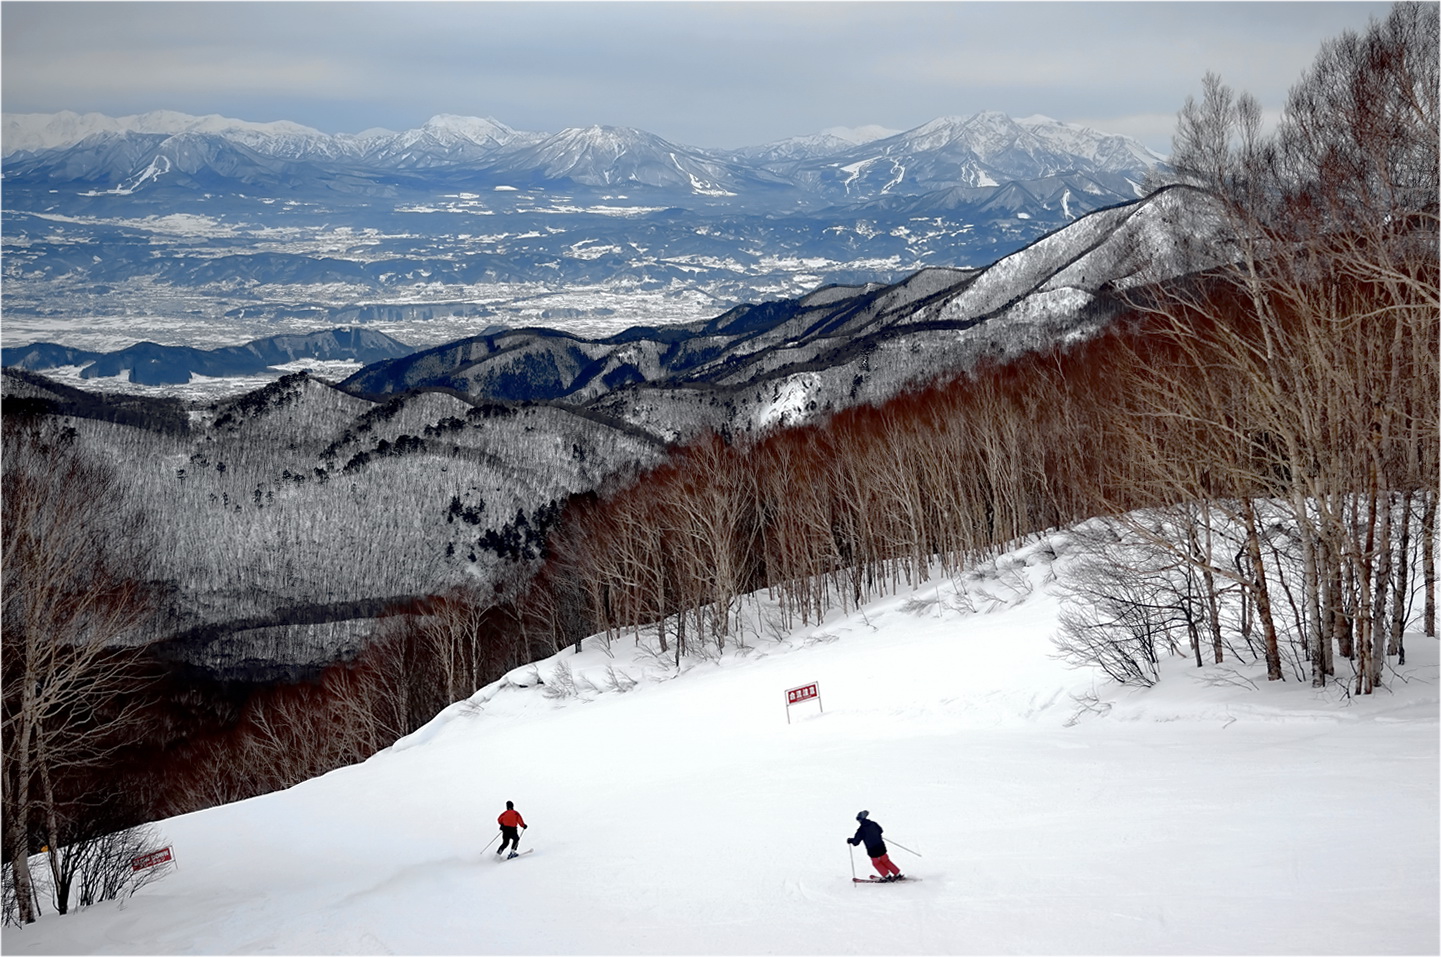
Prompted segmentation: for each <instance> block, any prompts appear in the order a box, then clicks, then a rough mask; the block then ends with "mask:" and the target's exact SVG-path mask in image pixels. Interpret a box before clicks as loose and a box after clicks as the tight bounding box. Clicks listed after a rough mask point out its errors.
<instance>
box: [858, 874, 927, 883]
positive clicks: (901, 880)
mask: <svg viewBox="0 0 1441 957" xmlns="http://www.w3.org/2000/svg"><path fill="white" fill-rule="evenodd" d="M851 880H852V881H853V882H855V883H857V884H904V883H907V882H909V881H918V880H920V878H919V877H911V876H909V875H903V876H901V877H897V878H896V879H895V880H893V881H883V880H881V879H880V878H879V877H852V878H851Z"/></svg>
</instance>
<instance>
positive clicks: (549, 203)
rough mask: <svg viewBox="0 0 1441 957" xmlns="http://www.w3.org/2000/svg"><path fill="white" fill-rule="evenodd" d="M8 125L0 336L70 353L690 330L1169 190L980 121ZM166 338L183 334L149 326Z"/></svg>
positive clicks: (955, 264) (1044, 136)
mask: <svg viewBox="0 0 1441 957" xmlns="http://www.w3.org/2000/svg"><path fill="white" fill-rule="evenodd" d="M3 125H4V135H3V138H0V142H3V145H4V152H5V156H4V160H3V174H4V185H5V188H4V191H3V194H0V201H3V211H4V215H5V232H6V249H5V259H4V263H3V270H4V273H3V275H4V282H5V295H6V303H5V308H6V315H7V318H8V319H10V320H11V322H10V323H9V324H8V327H9V329H11V330H14V329H19V328H29V329H35V330H37V332H39V333H41V334H38V335H33V336H32V337H31V338H34V339H43V340H45V341H54V342H59V343H62V344H63V345H65V346H68V347H71V348H84V347H87V346H89V345H92V344H93V343H92V342H76V341H67V339H66V336H65V334H64V333H65V331H66V329H67V328H68V326H69V325H71V324H72V323H73V322H74V321H75V320H77V319H79V318H81V317H86V316H95V315H101V316H125V317H135V318H134V319H133V320H130V321H133V323H134V324H135V325H134V332H135V334H136V335H137V336H138V337H144V338H151V339H164V341H167V342H175V341H176V338H177V335H186V336H190V337H192V338H191V339H190V341H188V342H185V343H184V344H186V345H191V346H195V347H205V346H215V345H225V346H230V345H232V344H233V343H236V342H240V341H246V340H253V339H257V338H263V337H265V336H266V335H268V328H267V327H269V324H271V323H275V322H282V321H283V322H285V323H287V330H296V331H302V332H309V331H312V330H314V329H318V328H320V329H323V328H327V327H333V326H336V325H343V324H350V323H364V322H370V321H376V320H379V319H384V320H385V321H387V322H392V323H394V322H397V321H404V322H406V323H407V325H406V326H405V329H406V330H407V334H402V335H401V338H402V339H407V340H410V341H414V342H417V343H418V344H420V345H429V344H437V343H439V342H443V341H446V340H448V339H453V338H457V337H458V336H459V335H464V334H466V333H468V332H470V331H472V330H478V329H481V328H484V327H486V326H490V325H501V326H505V327H509V328H516V327H529V326H537V325H556V326H559V327H561V328H567V329H570V330H571V331H573V332H575V331H579V330H585V332H584V333H583V334H586V335H591V336H593V335H594V332H595V331H596V330H597V329H603V330H609V331H612V332H613V331H618V330H620V329H623V328H626V327H627V326H630V325H664V324H673V323H677V322H697V321H703V320H706V319H709V318H710V317H713V316H716V315H719V314H721V313H723V312H724V311H725V310H726V309H727V308H729V307H731V306H737V305H741V304H743V303H754V302H758V301H762V300H767V299H777V298H794V297H799V296H802V295H805V294H806V293H808V292H810V291H811V290H813V289H815V288H816V287H818V286H823V285H843V286H856V285H865V284H867V283H893V282H897V281H900V280H901V279H903V278H905V277H906V276H908V275H911V274H913V273H915V272H917V271H918V270H921V269H926V268H969V269H977V268H984V267H987V266H989V265H990V264H992V263H994V262H996V261H998V260H1000V259H1001V258H1003V257H1005V256H1006V255H1008V254H1010V253H1013V252H1016V251H1018V250H1020V249H1023V248H1025V247H1026V246H1027V245H1029V244H1031V243H1033V242H1035V241H1037V240H1038V239H1040V238H1041V237H1043V236H1045V235H1047V234H1049V233H1051V232H1054V231H1055V230H1057V229H1060V228H1062V227H1065V226H1067V225H1069V224H1071V223H1073V222H1076V221H1077V220H1079V219H1081V218H1082V217H1084V216H1086V215H1087V214H1089V213H1093V212H1095V211H1097V210H1101V209H1105V208H1107V207H1111V206H1116V205H1119V204H1124V203H1129V202H1133V201H1135V200H1136V199H1138V198H1140V197H1142V196H1144V195H1145V194H1146V192H1147V191H1148V189H1149V182H1150V180H1151V179H1152V178H1154V177H1155V176H1156V174H1157V173H1158V171H1163V170H1164V165H1163V162H1162V158H1161V157H1159V156H1157V155H1156V154H1155V153H1152V152H1150V151H1149V150H1147V149H1145V148H1144V147H1143V146H1142V145H1141V144H1139V143H1137V142H1136V141H1134V140H1131V139H1128V138H1126V137H1122V136H1116V135H1110V134H1105V133H1100V132H1096V131H1094V130H1090V129H1086V128H1083V127H1079V126H1074V125H1070V124H1065V123H1060V122H1057V121H1055V120H1052V119H1049V118H1046V117H1041V116H1033V117H1028V118H1024V119H1012V118H1010V117H1007V116H1005V115H1003V114H1000V113H993V112H983V113H977V114H975V115H974V116H969V117H943V118H940V119H936V120H933V121H932V122H929V123H926V124H924V125H922V126H919V127H916V128H915V129H912V130H908V131H904V132H895V131H891V130H885V129H880V128H867V129H864V130H844V129H836V130H830V131H826V132H823V133H819V134H815V135H810V136H798V137H792V138H790V139H786V140H782V141H779V142H776V143H770V144H764V145H761V146H757V147H753V148H747V149H739V150H705V149H698V148H694V147H688V146H682V145H679V144H675V143H670V142H667V141H666V140H664V139H662V138H660V137H658V136H655V135H653V134H651V133H647V132H645V131H642V130H634V129H623V128H615V127H604V126H590V127H584V128H576V129H568V130H563V131H561V132H559V133H554V134H548V133H538V132H524V131H518V130H515V129H512V128H511V127H509V126H506V125H505V124H503V123H501V122H499V121H497V120H493V119H477V118H473V117H457V116H437V117H434V118H433V119H431V120H430V121H429V122H427V123H426V124H425V125H424V126H422V127H421V128H419V129H415V130H408V131H405V132H400V133H395V132H391V131H387V130H369V131H366V132H363V133H359V134H353V135H351V134H326V133H321V132H319V131H317V130H313V129H309V128H307V127H303V126H300V125H298V124H295V123H284V122H280V123H246V122H242V121H239V120H232V119H227V118H225V117H219V116H206V117H195V116H187V115H184V114H178V113H147V114H143V115H139V116H130V117H121V118H118V119H117V118H111V117H105V116H100V115H98V114H86V115H83V116H82V115H77V114H74V113H62V114H54V115H14V114H6V115H5V116H4V117H3ZM636 294H645V295H648V296H650V297H651V298H650V300H649V301H650V302H651V305H650V306H648V307H647V309H648V311H647V312H645V313H644V314H637V313H634V312H633V310H634V309H635V305H634V304H635V303H636V302H637V301H638V300H637V295H636ZM561 300H564V301H561ZM602 300H603V301H602ZM672 302H673V303H674V304H675V305H674V306H672V305H671V303H672ZM552 303H553V304H552ZM172 317H183V319H184V321H183V323H181V325H182V326H183V330H176V329H171V328H167V329H166V330H165V332H166V334H165V335H161V334H160V333H161V330H160V329H158V328H147V325H155V326H163V325H164V324H165V323H167V322H169V321H171V318H172ZM431 318H437V319H441V320H443V321H441V322H435V323H430V324H427V323H424V322H415V323H413V324H412V323H411V322H410V320H411V319H416V320H420V319H431ZM412 325H413V327H414V328H415V330H416V333H415V335H414V336H411V335H409V334H408V330H409V329H410V328H411V327H412ZM398 328H400V327H398V326H394V325H392V326H388V329H389V330H390V331H396V330H397V329H398ZM52 330H54V331H53V332H52ZM454 330H459V331H454ZM15 336H16V333H15V332H14V331H10V332H8V333H7V337H6V344H7V345H18V344H21V343H24V342H26V341H27V340H25V339H16V338H15ZM134 368H138V367H134ZM192 368H193V367H192ZM136 374H137V375H147V374H148V373H136ZM156 374H157V375H165V374H168V373H159V372H157V373H156ZM174 374H175V375H179V372H178V371H177V372H175V373H174Z"/></svg>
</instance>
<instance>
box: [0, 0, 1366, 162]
mask: <svg viewBox="0 0 1441 957" xmlns="http://www.w3.org/2000/svg"><path fill="white" fill-rule="evenodd" d="M1387 9H1388V4H1383V3H1341V2H1323V3H1306V2H1283V3H1254V2H1226V3H1220V2H1213V3H1172V2H1155V3H1144V2H1120V3H1086V2H1075V3H1043V2H1005V3H979V2H940V0H931V2H900V0H885V2H860V0H854V2H827V0H811V2H798V3H785V2H775V0H751V2H740V3H722V2H674V3H673V2H660V0H652V2H626V3H617V2H604V0H596V2H579V3H574V2H560V0H554V2H551V0H533V2H524V3H501V2H462V0H455V2H438V3H429V2H346V0H332V2H319V3H311V2H292V0H272V2H252V3H224V2H178V0H177V2H160V3H127V2H102V3H71V2H62V0H25V2H16V0H5V2H3V3H0V43H3V51H0V70H3V83H0V100H3V108H4V111H5V112H7V113H53V112H58V111H60V110H74V111H76V112H82V113H83V112H89V111H98V112H101V113H106V114H109V115H111V116H125V115H129V114H133V113H143V112H147V111H149V110H157V109H167V110H178V111H180V112H184V113H193V114H207V113H220V114H222V115H225V116H230V117H235V118H238V119H243V120H250V121H270V120H293V121H295V122H298V123H303V124H305V125H307V126H312V127H315V128H316V129H319V130H322V131H324V132H327V133H357V132H360V131H361V130H363V129H367V128H370V127H377V126H379V127H386V128H389V129H392V130H404V129H410V128H413V127H417V126H420V125H421V124H423V123H424V122H425V121H426V120H427V119H428V118H429V117H431V116H433V115H435V114H437V113H457V114H461V115H466V116H488V117H493V118H495V119H497V120H499V121H501V122H502V123H505V124H507V125H509V126H511V127H514V128H516V129H521V130H535V131H545V132H556V131H559V130H561V129H564V128H566V127H572V126H589V125H592V124H604V125H610V126H630V127H637V128H640V129H643V130H647V131H649V132H652V133H655V134H657V135H659V136H662V137H664V138H666V139H668V140H671V141H672V142H675V143H678V144H683V145H689V146H701V147H738V146H749V145H755V144H760V143H766V142H771V141H774V140H778V139H784V138H785V137H788V136H796V135H801V134H807V133H814V132H817V131H819V130H822V129H825V128H828V127H834V126H848V127H855V126H864V125H867V124H877V125H880V126H884V127H889V128H891V129H895V130H905V129H910V128H912V127H915V126H919V125H920V124H922V123H924V122H926V121H928V120H931V119H934V118H936V117H938V116H968V115H970V114H972V113H975V112H977V111H979V110H999V111H1001V112H1004V113H1009V114H1010V115H1012V116H1017V117H1023V116H1030V115H1032V114H1035V113H1043V114H1045V115H1047V116H1051V117H1054V118H1056V119H1059V120H1064V121H1066V122H1070V123H1081V124H1084V125H1087V126H1092V127H1094V128H1096V129H1100V130H1105V131H1108V132H1119V133H1127V134H1130V135H1133V136H1136V137H1137V138H1139V139H1140V140H1142V142H1144V143H1145V144H1146V145H1148V146H1150V147H1151V148H1153V149H1156V150H1158V151H1160V152H1162V153H1169V151H1170V138H1171V132H1172V130H1173V128H1174V123H1175V116H1176V111H1177V110H1178V109H1180V107H1181V105H1182V104H1183V103H1184V102H1185V99H1186V97H1187V95H1191V94H1197V93H1198V92H1199V90H1200V85H1201V77H1202V75H1203V74H1204V73H1205V72H1206V71H1207V70H1210V71H1213V72H1216V73H1219V74H1220V75H1221V77H1222V79H1224V80H1225V81H1226V82H1227V83H1229V84H1231V85H1232V86H1234V87H1237V88H1238V89H1245V90H1249V91H1250V92H1252V93H1253V94H1255V95H1256V96H1257V98H1258V99H1259V100H1260V101H1261V103H1262V105H1263V107H1265V108H1267V110H1268V111H1276V110H1279V109H1280V107H1281V106H1282V105H1283V103H1284V98H1285V94H1286V90H1287V88H1288V87H1289V86H1290V85H1291V84H1292V83H1293V82H1294V81H1295V80H1296V78H1297V77H1298V76H1299V74H1300V72H1301V71H1302V70H1303V69H1305V68H1306V67H1307V66H1308V65H1309V64H1310V62H1311V61H1312V59H1313V58H1314V57H1315V55H1316V52H1317V51H1318V49H1319V48H1320V45H1321V43H1322V41H1323V40H1325V39H1326V38H1328V37H1332V36H1335V35H1337V34H1339V33H1340V32H1341V31H1343V30H1346V29H1353V30H1360V29H1364V27H1365V26H1366V23H1367V21H1368V19H1369V18H1371V17H1375V18H1377V19H1379V18H1381V17H1383V16H1385V13H1386V10H1387Z"/></svg>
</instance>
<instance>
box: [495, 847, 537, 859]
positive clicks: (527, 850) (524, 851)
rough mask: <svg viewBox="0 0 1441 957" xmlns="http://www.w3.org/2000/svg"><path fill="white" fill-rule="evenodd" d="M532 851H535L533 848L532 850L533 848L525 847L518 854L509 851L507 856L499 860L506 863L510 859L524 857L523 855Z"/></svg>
mask: <svg viewBox="0 0 1441 957" xmlns="http://www.w3.org/2000/svg"><path fill="white" fill-rule="evenodd" d="M533 850H535V848H533V847H527V848H526V849H525V850H523V851H520V852H519V853H517V852H515V851H511V852H510V853H509V854H507V855H505V856H504V857H502V858H500V859H501V860H502V861H508V860H511V859H512V858H516V857H524V856H525V855H527V854H529V853H530V852H531V851H533Z"/></svg>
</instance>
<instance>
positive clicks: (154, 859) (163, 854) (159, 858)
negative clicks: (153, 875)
mask: <svg viewBox="0 0 1441 957" xmlns="http://www.w3.org/2000/svg"><path fill="white" fill-rule="evenodd" d="M173 859H174V858H173V857H172V856H171V854H170V848H168V847H162V848H161V849H160V850H158V851H151V852H150V853H148V854H141V855H139V856H138V857H132V858H131V859H130V869H131V870H132V871H143V870H145V868H147V867H154V866H155V865H157V864H166V863H169V862H170V861H171V860H173Z"/></svg>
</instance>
